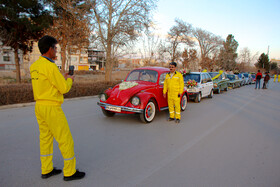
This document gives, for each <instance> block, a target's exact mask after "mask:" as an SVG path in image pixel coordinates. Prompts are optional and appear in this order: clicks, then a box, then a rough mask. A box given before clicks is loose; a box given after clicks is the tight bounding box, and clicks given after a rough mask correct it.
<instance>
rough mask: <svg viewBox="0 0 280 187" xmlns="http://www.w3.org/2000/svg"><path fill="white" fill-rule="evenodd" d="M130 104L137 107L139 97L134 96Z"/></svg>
mask: <svg viewBox="0 0 280 187" xmlns="http://www.w3.org/2000/svg"><path fill="white" fill-rule="evenodd" d="M131 103H132V104H133V105H134V106H138V105H139V104H140V99H139V97H137V96H135V97H133V98H132V99H131Z"/></svg>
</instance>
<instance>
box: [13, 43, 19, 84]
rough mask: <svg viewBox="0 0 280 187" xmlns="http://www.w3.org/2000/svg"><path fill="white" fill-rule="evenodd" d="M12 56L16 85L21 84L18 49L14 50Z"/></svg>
mask: <svg viewBox="0 0 280 187" xmlns="http://www.w3.org/2000/svg"><path fill="white" fill-rule="evenodd" d="M14 55H15V63H16V81H17V83H21V77H20V64H19V58H18V48H15V49H14Z"/></svg>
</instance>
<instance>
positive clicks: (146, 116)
mask: <svg viewBox="0 0 280 187" xmlns="http://www.w3.org/2000/svg"><path fill="white" fill-rule="evenodd" d="M155 115H156V105H155V103H154V102H153V101H151V100H150V101H149V102H148V104H147V105H146V107H145V109H144V112H143V113H142V114H140V119H141V121H142V122H143V123H150V122H152V121H153V119H154V118H155Z"/></svg>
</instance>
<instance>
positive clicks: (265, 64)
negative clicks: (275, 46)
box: [256, 53, 270, 71]
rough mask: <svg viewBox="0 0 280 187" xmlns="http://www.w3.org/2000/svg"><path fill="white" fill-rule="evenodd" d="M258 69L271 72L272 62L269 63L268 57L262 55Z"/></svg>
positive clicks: (257, 65)
mask: <svg viewBox="0 0 280 187" xmlns="http://www.w3.org/2000/svg"><path fill="white" fill-rule="evenodd" d="M256 67H257V68H264V69H265V70H266V71H269V69H270V62H269V58H268V55H266V54H264V53H262V54H261V56H260V57H259V59H258V62H257V64H256Z"/></svg>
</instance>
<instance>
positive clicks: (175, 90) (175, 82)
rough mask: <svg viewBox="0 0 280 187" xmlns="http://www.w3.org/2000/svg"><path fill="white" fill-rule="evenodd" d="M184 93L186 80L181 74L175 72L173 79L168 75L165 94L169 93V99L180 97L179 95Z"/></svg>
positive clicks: (165, 81) (164, 88)
mask: <svg viewBox="0 0 280 187" xmlns="http://www.w3.org/2000/svg"><path fill="white" fill-rule="evenodd" d="M183 91H184V79H183V76H182V74H181V73H179V72H178V71H175V72H174V75H173V77H172V78H171V76H170V73H168V74H166V77H165V80H164V85H163V94H166V92H168V97H172V98H175V97H178V94H182V93H183Z"/></svg>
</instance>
